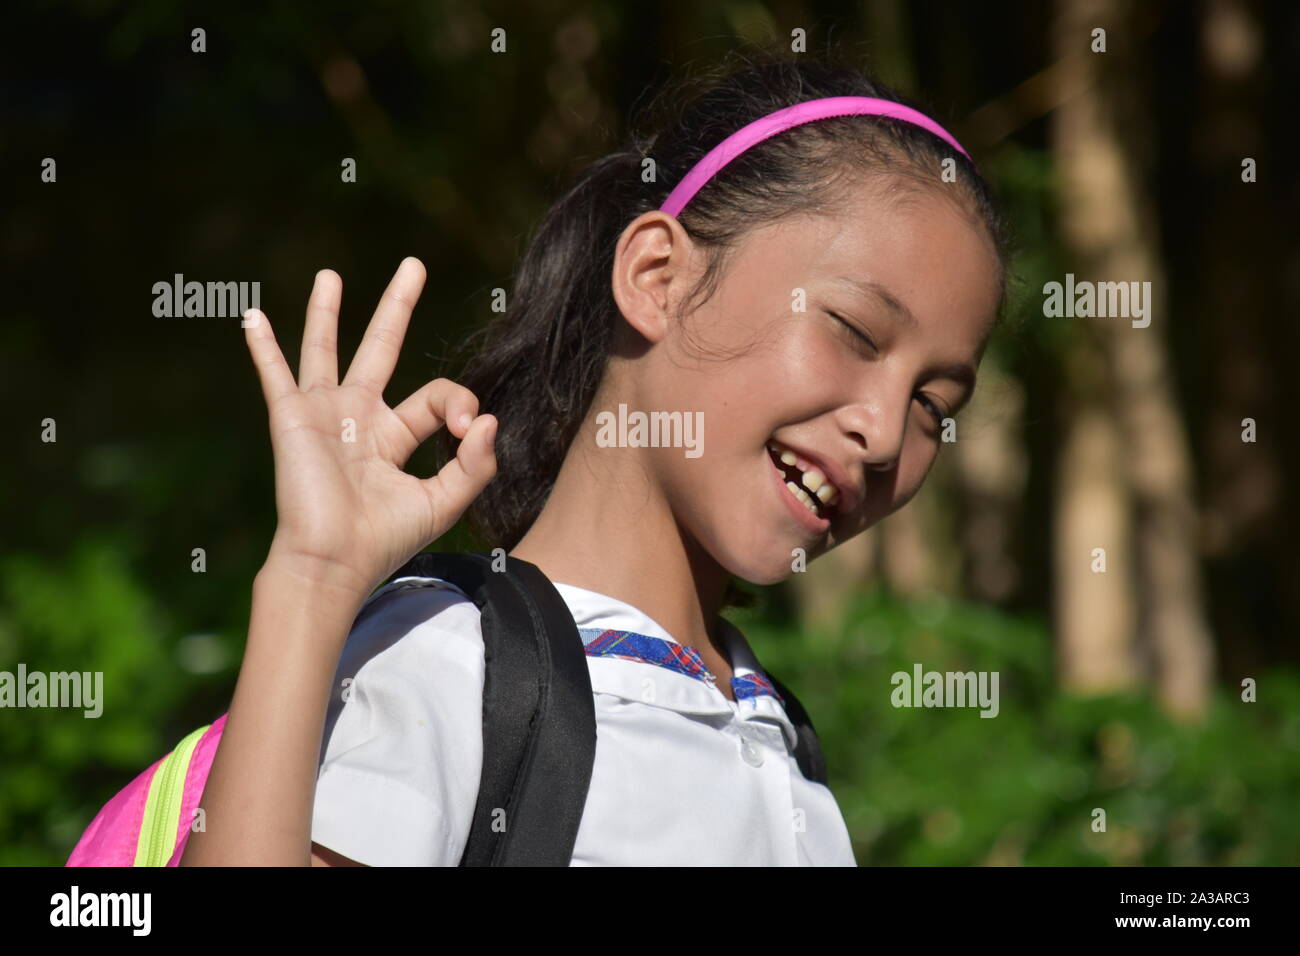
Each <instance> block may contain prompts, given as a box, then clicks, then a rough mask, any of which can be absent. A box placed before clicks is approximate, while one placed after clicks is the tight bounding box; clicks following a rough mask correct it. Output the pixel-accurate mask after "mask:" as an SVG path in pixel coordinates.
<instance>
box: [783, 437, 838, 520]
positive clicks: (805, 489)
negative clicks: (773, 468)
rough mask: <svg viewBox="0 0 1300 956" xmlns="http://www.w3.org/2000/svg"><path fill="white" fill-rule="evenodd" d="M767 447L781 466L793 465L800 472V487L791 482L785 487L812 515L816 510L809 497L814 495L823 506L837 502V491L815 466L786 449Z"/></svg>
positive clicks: (824, 474) (823, 473)
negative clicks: (774, 454) (776, 456)
mask: <svg viewBox="0 0 1300 956" xmlns="http://www.w3.org/2000/svg"><path fill="white" fill-rule="evenodd" d="M768 447H770V448H771V449H772V450H773V451H774V452H776V453H777V455H778V457H779V458H780V459H781V463H782V464H783V465H794V466H795V467H796V468H798V469H799V471H800V472H801V475H800V481H801V482H802V486H800V485H799V484H797V483H795V482H793V481H787V482H786V487H788V488H789V489H790V490H791V491H792V492H794V493H795V497H796V498H799V500H800V501H802V502H804V504H806V505H807V506H808V508H809V510H812V511H813V513H814V514H815V513H816V510H815V506H814V505H813V503H812V497H811V495H816V496H817V500H818V501H820V502H821V503H822V504H824V505H833V504H835V502H836V501H838V500H839V497H840V491H839V489H838V488H836V487H835V486H834V485H833V484H831V483H830V481H829V480H828V479H827V477H826V473H825V472H823V471H822V470H821V469H820V468H818V467H817V466H816V465H810V464H808V463H807V462H804V461H801V460H800V458H799V456H798V455H796V454H795V453H794V452H792V451H790V450H789V449H788V448H780V447H778V446H776V445H769V446H768Z"/></svg>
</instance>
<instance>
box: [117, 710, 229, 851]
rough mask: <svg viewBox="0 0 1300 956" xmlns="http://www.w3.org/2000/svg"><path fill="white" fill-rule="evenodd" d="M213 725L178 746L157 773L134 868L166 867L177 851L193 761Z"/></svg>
mask: <svg viewBox="0 0 1300 956" xmlns="http://www.w3.org/2000/svg"><path fill="white" fill-rule="evenodd" d="M211 726H212V725H211V724H208V725H207V726H205V727H200V728H199V729H198V730H196V731H194V732H193V733H192V734H190V735H189V736H187V737H186V738H185V739H184V740H182V741H181V742H180V743H178V744H177V745H176V749H175V750H173V751H172V752H171V753H169V754H168V755H167V756H166V757H165V758H164V759H163V762H162V764H161V765H159V767H158V769H157V770H155V771H154V774H153V778H152V779H151V780H150V781H149V796H148V798H146V800H145V803H144V817H143V818H142V819H141V820H140V839H139V842H138V843H137V844H136V848H135V863H133V864H132V865H133V866H166V865H167V861H168V860H170V859H171V858H172V854H173V853H174V852H176V831H177V828H178V827H179V826H180V822H181V803H182V802H183V801H184V798H185V777H186V775H187V772H188V771H189V769H190V758H191V757H193V756H194V748H195V747H196V746H197V745H198V742H199V738H200V737H202V736H203V734H204V733H205V732H206V731H207V729H208V727H211Z"/></svg>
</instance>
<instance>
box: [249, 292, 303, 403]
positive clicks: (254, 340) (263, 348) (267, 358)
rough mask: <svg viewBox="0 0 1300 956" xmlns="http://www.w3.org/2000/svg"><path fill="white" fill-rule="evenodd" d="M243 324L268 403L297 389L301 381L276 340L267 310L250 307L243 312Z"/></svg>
mask: <svg viewBox="0 0 1300 956" xmlns="http://www.w3.org/2000/svg"><path fill="white" fill-rule="evenodd" d="M241 324H242V325H244V341H245V342H247V343H248V351H249V352H251V353H252V355H253V365H254V366H255V367H256V368H257V376H258V378H259V379H260V380H261V382H262V394H263V395H264V396H265V397H266V404H267V406H268V407H269V406H270V405H271V404H272V403H273V402H274V401H275V400H276V399H279V398H282V397H283V396H285V395H287V394H288V393H289V392H295V391H297V390H298V383H297V382H295V381H294V378H293V372H291V371H290V370H289V365H288V363H287V362H285V360H284V355H283V354H281V352H280V346H279V345H277V344H276V341H275V333H274V332H272V331H271V322H270V320H269V319H267V317H266V313H265V312H263V311H261V310H260V309H249V310H248V311H247V312H245V313H244V321H243V323H241Z"/></svg>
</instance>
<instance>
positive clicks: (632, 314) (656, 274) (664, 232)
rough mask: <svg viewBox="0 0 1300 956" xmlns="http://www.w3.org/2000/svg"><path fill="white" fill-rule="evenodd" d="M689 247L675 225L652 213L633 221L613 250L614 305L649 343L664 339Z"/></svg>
mask: <svg viewBox="0 0 1300 956" xmlns="http://www.w3.org/2000/svg"><path fill="white" fill-rule="evenodd" d="M694 246H695V244H694V243H693V242H692V241H691V237H690V236H688V235H687V234H686V230H685V229H683V228H682V225H681V223H679V222H678V221H677V220H676V219H675V218H673V217H672V216H670V215H668V214H667V213H664V212H660V211H659V210H654V211H652V212H646V213H642V214H641V215H640V216H638V217H637V218H636V219H633V220H632V222H631V223H630V224H629V225H628V227H627V228H626V229H624V230H623V234H622V235H621V236H620V237H619V240H618V244H617V245H616V246H615V247H614V267H613V273H612V275H611V277H610V279H611V289H612V291H613V293H614V302H615V304H616V305H617V306H618V310H619V312H621V313H622V315H623V318H624V320H625V321H626V322H627V324H628V325H629V326H631V327H632V328H633V329H635V330H636V331H637V332H638V333H640V335H641V336H642V337H644V338H645V339H646V340H648V341H650V342H659V341H661V340H662V339H663V338H664V336H665V335H666V334H667V332H668V325H669V318H670V316H671V315H672V310H673V307H674V306H675V305H676V303H677V302H679V301H680V300H681V299H682V297H684V296H685V294H686V292H687V291H688V285H689V281H690V279H691V275H692V273H691V272H690V269H689V267H688V266H689V264H690V262H691V259H692V255H691V254H692V251H693V250H694Z"/></svg>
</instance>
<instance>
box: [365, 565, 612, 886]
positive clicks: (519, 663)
mask: <svg viewBox="0 0 1300 956" xmlns="http://www.w3.org/2000/svg"><path fill="white" fill-rule="evenodd" d="M500 560H501V561H504V570H503V571H493V570H492V564H493V559H492V558H491V556H489V555H485V554H430V553H423V554H417V555H416V556H415V557H414V558H412V559H411V560H410V561H408V562H407V563H406V564H405V565H403V566H402V567H401V568H400V569H399V570H398V571H396V572H395V573H394V574H393V575H392V577H390V578H389V581H392V580H393V579H394V578H399V577H404V576H407V575H417V576H420V577H430V578H438V579H440V580H443V581H448V582H450V583H451V584H454V585H456V587H458V588H460V589H461V590H462V591H464V592H465V593H466V594H467V595H468V596H469V598H470V600H472V601H473V602H474V603H475V604H476V605H477V606H478V608H479V610H480V612H481V614H482V618H481V620H482V628H483V644H484V648H483V651H484V662H485V666H486V673H485V674H484V680H483V770H482V775H481V778H480V783H479V792H478V802H477V803H476V805H475V807H474V822H473V824H472V826H471V827H470V832H469V839H468V841H467V842H466V844H465V852H464V855H463V856H462V857H461V861H460V865H461V866H568V865H569V862H570V860H571V858H572V856H573V845H574V842H575V841H576V839H577V835H578V824H579V823H580V822H581V820H582V811H583V809H584V808H585V806H586V803H587V789H588V787H589V786H590V784H591V768H592V764H593V762H594V761H595V758H596V709H595V702H594V700H593V697H592V692H591V678H590V677H589V675H588V672H587V659H586V652H585V650H584V647H583V643H582V638H581V637H580V636H579V634H578V627H577V625H576V624H575V623H574V621H573V615H572V614H571V613H570V611H569V608H568V605H566V604H565V603H564V599H563V598H561V597H560V594H559V592H558V591H556V590H555V585H553V584H552V583H551V581H550V579H548V578H547V577H546V575H545V574H543V573H542V571H541V569H539V568H538V567H537V566H536V565H534V564H530V563H529V562H527V561H521V560H519V559H517V558H512V557H510V556H509V555H505V556H503V557H502V558H501V559H500Z"/></svg>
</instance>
